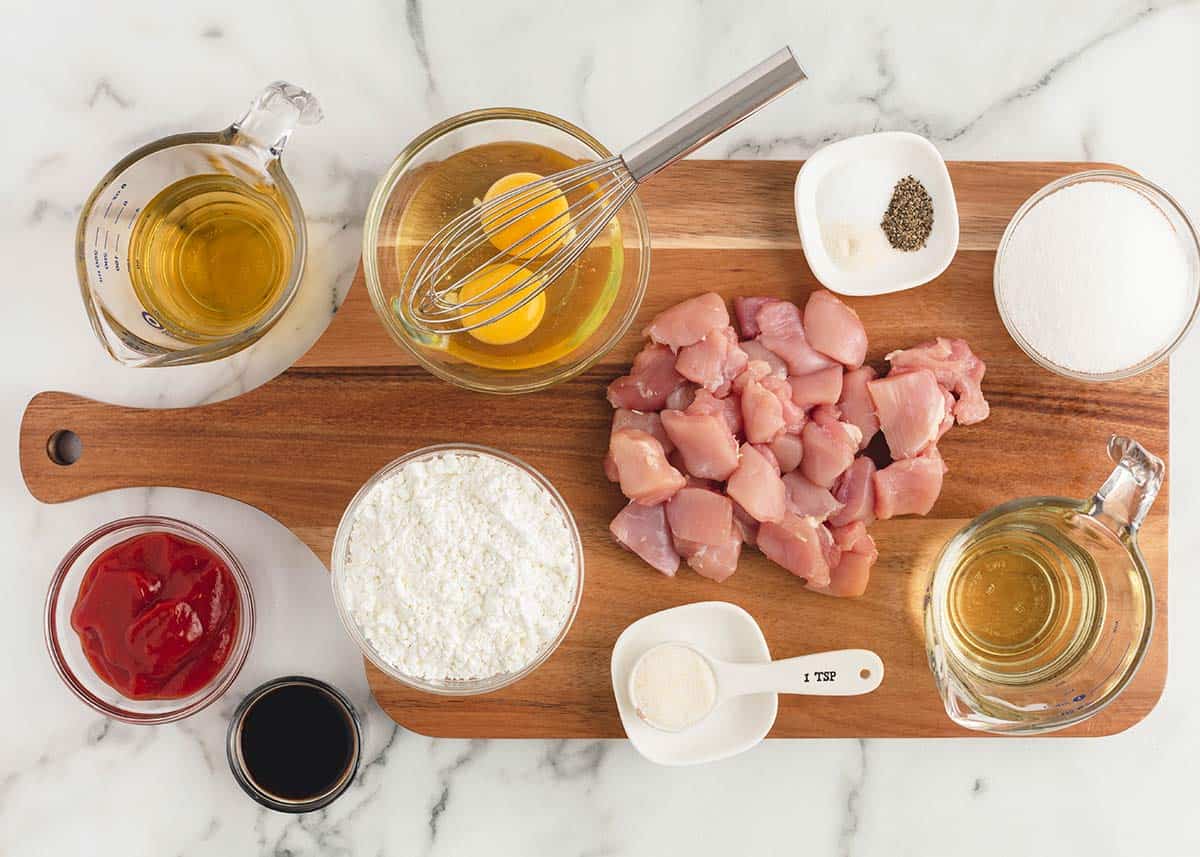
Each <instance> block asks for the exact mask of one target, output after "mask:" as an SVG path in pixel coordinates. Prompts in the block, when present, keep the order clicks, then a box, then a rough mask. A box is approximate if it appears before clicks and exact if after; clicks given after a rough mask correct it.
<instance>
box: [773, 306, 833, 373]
mask: <svg viewBox="0 0 1200 857" xmlns="http://www.w3.org/2000/svg"><path fill="white" fill-rule="evenodd" d="M757 318H758V327H759V329H760V331H761V332H760V333H759V335H758V341H759V342H761V343H762V344H763V345H765V346H766V347H767V349H768V350H770V351H773V352H774V353H775V354H777V355H778V356H779V357H781V358H782V359H783V362H784V363H786V364H787V367H788V373H789V374H791V375H807V374H808V373H810V372H816V371H818V370H820V369H827V368H828V367H830V366H836V365H837V362H836V361H835V360H831V359H829V358H828V357H826V356H825V355H824V354H821V353H820V352H819V351H817V350H816V349H815V348H813V347H812V346H811V345H810V344H809V343H808V340H807V339H806V338H805V336H804V325H803V324H802V323H801V321H800V310H799V309H798V308H797V307H796V305H795V304H793V303H788V302H787V301H772V302H771V303H768V304H764V305H763V306H762V307H760V308H759V310H758V317H757Z"/></svg>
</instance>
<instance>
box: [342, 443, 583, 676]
mask: <svg viewBox="0 0 1200 857" xmlns="http://www.w3.org/2000/svg"><path fill="white" fill-rule="evenodd" d="M446 453H458V454H460V455H480V456H490V457H492V458H498V459H500V460H501V461H504V462H506V463H508V464H511V465H513V466H515V467H517V468H519V469H520V470H523V471H524V472H525V473H527V474H529V476H531V477H532V478H533V481H534V482H536V483H537V484H538V485H540V486H541V487H542V488H545V489H546V491H548V492H549V493H550V497H551V499H552V500H553V501H554V505H555V506H556V507H557V508H558V510H559V511H560V512H562V515H563V518H564V520H566V522H567V527H568V529H569V530H570V531H571V543H572V545H573V547H574V554H575V572H576V577H575V594H574V597H573V599H572V602H571V607H570V610H568V612H567V615H566V618H565V619H564V621H563V625H562V628H560V629H559V631H558V634H556V635H555V637H554V639H553V640H551V641H550V642H549V643H548V644H547V645H545V646H544V647H543V648H542V650H541V651H540V652H538V654H537V656H536V657H535V658H534V659H533V660H532V661H530V662H529V663H528V664H526V665H525V666H523V667H521V668H520V669H519V670H515V671H513V672H506V673H499V674H497V675H493V676H486V677H482V678H474V679H426V678H420V677H419V676H412V675H407V674H405V673H403V672H401V671H400V670H398V669H396V667H394V666H392V665H391V664H390V663H388V661H387V660H386V659H385V658H384V657H383V655H381V654H380V653H379V652H378V651H377V650H376V648H375V646H374V645H372V644H371V642H370V641H369V640H367V638H366V636H365V635H364V634H363V632H362V630H361V629H360V628H359V627H358V622H357V621H355V619H354V616H352V615H351V613H350V609H349V607H348V606H347V605H346V603H345V602H344V600H343V595H342V587H343V582H344V580H345V575H346V566H347V564H348V563H349V560H350V530H351V529H352V528H353V526H354V521H355V519H356V518H357V516H358V512H359V507H360V506H361V505H362V503H363V500H364V499H365V498H366V496H367V495H368V494H369V493H370V492H371V489H372V488H374V487H375V486H376V485H378V484H379V483H380V482H382V481H383V480H385V479H387V478H388V477H389V476H391V475H392V474H393V473H395V472H396V471H398V470H400V469H401V468H403V467H404V466H405V465H407V464H410V463H412V462H414V461H419V460H422V459H426V458H436V457H438V456H441V455H445V454H446ZM330 566H331V571H332V574H330V582H331V583H332V585H333V602H334V604H336V605H337V611H338V616H340V617H341V620H342V624H343V625H345V626H346V631H347V633H349V634H350V637H351V638H352V639H353V640H354V642H356V643H358V647H359V648H360V649H362V652H363V654H364V655H365V656H366V657H367V659H368V660H369V661H370V662H371V663H373V664H374V665H375V666H377V667H378V668H379V669H380V670H381V671H382V672H383V673H384V674H385V675H388V676H390V677H392V678H394V679H395V680H396V681H398V682H400V683H401V684H405V685H408V686H409V687H412V688H415V689H416V690H421V691H425V692H426V693H436V694H440V695H442V696H473V695H475V694H481V693H490V692H491V691H493V690H499V689H500V688H502V687H507V686H508V685H510V684H512V683H514V682H516V681H520V680H521V679H522V678H524V677H525V676H527V675H529V674H530V673H532V672H533V671H534V670H535V669H537V668H538V667H539V666H541V665H542V664H543V663H545V662H546V660H547V659H548V658H549V657H550V656H551V655H552V654H554V651H555V650H556V649H557V648H558V647H559V645H560V644H561V643H562V641H563V640H564V639H566V636H567V632H568V631H570V630H571V625H572V624H573V623H574V621H575V614H576V613H578V612H579V602H580V601H581V600H582V598H583V541H582V540H581V539H580V536H579V527H578V526H577V525H576V523H575V516H574V515H572V514H571V510H570V508H568V506H567V502H566V501H565V500H564V499H563V498H562V495H561V494H559V493H558V490H557V489H556V488H555V487H554V485H553V484H551V482H550V480H549V479H547V478H546V477H545V476H543V475H542V474H541V473H539V472H538V471H537V470H535V469H534V468H532V467H530V466H529V465H528V464H526V463H525V462H524V461H522V460H521V459H519V458H517V457H515V456H512V455H509V454H508V453H506V452H502V451H500V450H498V449H493V448H491V447H488V446H480V445H478V444H473V443H443V444H437V445H435V446H426V447H422V448H421V449H416V450H413V451H412V452H410V453H407V454H406V455H402V456H400V457H399V458H397V459H396V460H395V461H393V462H391V463H390V464H387V465H384V466H383V467H382V468H380V469H379V470H378V471H377V472H376V473H375V474H374V475H373V476H372V477H371V478H370V479H368V480H367V481H366V483H365V484H364V485H363V486H362V488H359V489H358V493H357V494H355V495H354V498H353V499H352V500H351V501H350V503H349V505H347V506H346V511H345V512H344V513H343V514H342V520H341V521H340V522H339V523H338V528H337V532H336V533H335V534H334V537H333V556H332V561H331V563H330Z"/></svg>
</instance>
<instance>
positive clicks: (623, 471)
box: [608, 428, 686, 506]
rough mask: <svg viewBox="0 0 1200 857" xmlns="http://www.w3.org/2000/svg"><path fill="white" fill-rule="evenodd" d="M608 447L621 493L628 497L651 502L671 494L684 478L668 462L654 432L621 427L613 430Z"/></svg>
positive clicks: (644, 502)
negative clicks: (652, 433) (649, 432)
mask: <svg viewBox="0 0 1200 857" xmlns="http://www.w3.org/2000/svg"><path fill="white" fill-rule="evenodd" d="M608 448H609V452H610V453H612V460H613V464H614V465H615V467H616V470H617V480H618V481H619V482H620V483H621V493H622V494H624V495H625V496H626V497H628V498H629V499H630V500H633V501H635V502H638V503H641V504H642V505H645V506H653V505H654V504H655V503H661V502H663V501H664V500H666V499H668V498H670V497H671V496H672V495H673V494H674V493H675V492H676V491H678V490H679V489H680V488H682V487H683V486H684V484H685V482H686V480H685V479H684V478H683V474H682V473H680V472H679V471H678V470H676V469H675V468H674V467H672V466H671V465H670V464H669V463H668V462H667V454H666V453H665V452H663V446H662V444H661V443H659V442H658V440H657V439H656V438H655V437H654V435H651V434H648V433H647V432H644V431H640V430H638V429H628V428H626V429H620V430H618V431H615V432H613V433H612V436H611V437H610V438H609V447H608Z"/></svg>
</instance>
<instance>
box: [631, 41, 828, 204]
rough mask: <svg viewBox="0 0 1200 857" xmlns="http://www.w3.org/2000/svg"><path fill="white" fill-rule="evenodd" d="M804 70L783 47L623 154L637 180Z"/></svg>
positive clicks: (754, 108)
mask: <svg viewBox="0 0 1200 857" xmlns="http://www.w3.org/2000/svg"><path fill="white" fill-rule="evenodd" d="M805 77H806V75H805V74H804V70H803V69H802V68H800V64H799V63H798V62H796V57H795V56H794V55H793V54H792V49H791V48H786V47H785V48H783V49H782V50H779V51H777V52H775V53H774V54H772V55H771V56H769V57H768V58H767V59H765V60H763V61H762V62H760V63H759V64H758V65H756V66H754V68H752V69H750V70H749V71H747V72H746V73H745V74H743V75H742V76H741V77H739V78H737V79H736V80H733V81H731V82H730V83H727V84H726V85H725V86H723V87H721V88H720V89H718V90H717V91H716V92H714V93H713V94H712V95H710V96H708V98H705V99H704V100H703V101H701V102H700V103H698V104H696V105H695V106H693V107H690V108H688V109H687V110H685V111H684V112H683V113H680V114H679V115H678V116H676V117H675V118H674V119H672V120H671V121H670V122H668V123H667V124H665V125H663V126H662V127H661V128H659V129H657V130H655V131H651V132H650V133H649V134H647V135H646V136H645V137H643V138H642V139H640V140H638V141H637V142H636V143H634V144H633V145H632V146H629V147H628V148H627V149H625V151H624V152H622V153H621V157H622V159H624V161H625V166H626V167H627V168H628V169H629V172H630V174H631V175H632V176H633V178H634V180H635V181H637V182H638V183H639V184H640V183H641V182H643V181H645V180H646V179H647V178H649V177H650V176H652V175H654V174H655V173H656V172H658V171H659V170H661V169H662V168H663V167H665V166H667V165H668V164H673V163H674V162H675V161H677V160H679V159H680V158H682V157H683V156H684V155H687V154H688V153H689V152H693V151H695V150H696V149H698V148H700V147H701V146H703V145H704V144H705V143H707V142H708V141H709V140H711V139H712V138H713V137H716V136H717V135H718V134H720V133H721V132H722V131H725V130H727V129H729V128H732V127H733V126H734V125H736V124H737V123H739V122H741V121H742V120H743V119H745V118H746V117H747V116H751V115H753V114H754V113H755V112H757V111H758V109H759V108H761V107H763V106H764V105H766V104H768V103H769V102H771V101H773V100H774V99H776V98H778V97H779V96H780V95H783V93H785V92H787V91H788V90H789V89H791V88H792V87H793V86H795V85H796V84H797V83H799V82H800V81H802V80H804V79H805Z"/></svg>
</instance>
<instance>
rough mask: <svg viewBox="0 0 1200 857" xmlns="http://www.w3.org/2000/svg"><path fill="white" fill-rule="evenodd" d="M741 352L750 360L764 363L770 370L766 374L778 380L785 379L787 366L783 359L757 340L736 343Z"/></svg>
mask: <svg viewBox="0 0 1200 857" xmlns="http://www.w3.org/2000/svg"><path fill="white" fill-rule="evenodd" d="M738 345H739V346H740V347H741V349H742V351H744V352H745V354H746V356H747V357H748V358H750V359H751V360H760V361H762V362H763V363H766V364H767V366H769V367H770V368H771V371H770V372H769V373H768V374H770V375H774V376H776V377H778V378H786V377H787V373H788V368H787V364H786V363H784V362H783V358H782V357H780V356H779V355H778V354H776V353H775V352H774V351H772V350H771V349H769V348H767V346H765V345H763V344H762V343H761V342H759V341H758V340H757V339H747V340H745V341H744V342H740V343H738Z"/></svg>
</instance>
